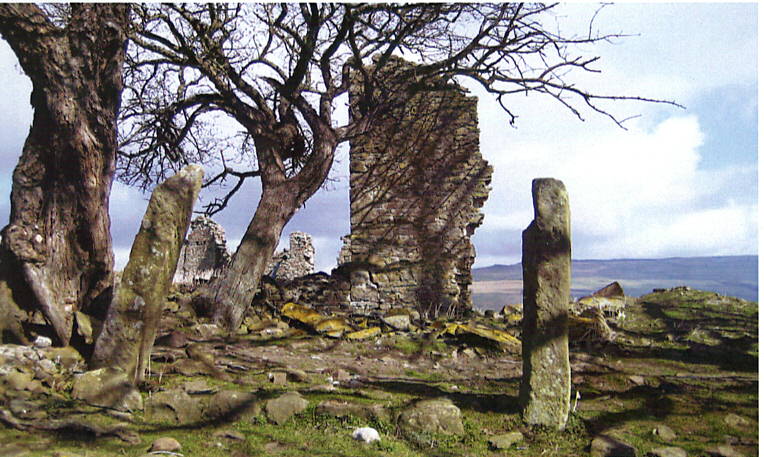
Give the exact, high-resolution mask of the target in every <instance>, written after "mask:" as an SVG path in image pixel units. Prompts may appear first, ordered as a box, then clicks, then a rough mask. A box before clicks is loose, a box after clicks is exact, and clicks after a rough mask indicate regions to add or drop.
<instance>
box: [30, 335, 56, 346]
mask: <svg viewBox="0 0 764 457" xmlns="http://www.w3.org/2000/svg"><path fill="white" fill-rule="evenodd" d="M52 345H53V340H51V339H50V338H48V337H47V336H38V337H37V338H35V340H34V346H35V347H37V348H49V347H51V346H52Z"/></svg>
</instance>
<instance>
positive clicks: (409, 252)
mask: <svg viewBox="0 0 764 457" xmlns="http://www.w3.org/2000/svg"><path fill="white" fill-rule="evenodd" d="M386 68H387V72H386V74H385V75H383V77H384V78H389V81H393V82H394V81H395V79H396V78H397V77H399V75H401V73H402V72H403V71H404V70H407V69H411V68H413V67H412V66H411V64H409V63H406V62H405V61H403V60H401V59H395V60H392V61H391V64H389V65H388V67H386ZM406 84H411V82H406V81H402V82H401V83H400V84H398V85H397V88H395V89H391V90H390V91H389V92H388V93H386V94H384V96H385V97H394V100H395V102H396V103H395V104H394V106H392V108H389V109H386V110H384V112H383V113H384V114H378V115H376V117H375V119H374V121H373V122H372V125H371V127H370V130H369V131H368V132H367V133H366V134H365V135H362V136H359V137H357V138H356V139H354V141H351V147H350V225H351V234H350V237H349V240H347V239H346V247H345V250H344V253H343V255H342V256H341V257H343V258H342V260H345V261H347V260H348V257H349V259H350V265H351V268H350V270H351V273H350V280H351V293H350V300H351V305H352V306H354V307H356V308H360V310H363V311H369V310H373V309H385V308H388V307H399V306H402V307H415V308H417V309H418V310H419V311H420V313H423V314H424V316H423V317H436V316H441V315H451V316H453V315H458V314H460V312H461V311H463V310H465V309H468V308H470V307H471V305H472V300H471V296H470V292H469V286H470V284H471V282H472V276H471V273H470V270H471V267H472V264H473V261H474V258H475V250H474V247H473V246H472V243H471V242H470V236H471V235H472V234H473V232H474V231H475V229H476V228H477V227H478V226H479V225H480V224H481V222H482V220H483V215H482V214H481V213H480V211H479V210H480V208H481V207H482V206H483V203H484V202H485V200H486V198H487V197H488V191H489V184H490V180H491V173H492V171H493V170H492V167H491V166H490V165H489V164H488V163H487V162H486V161H485V160H484V159H483V158H482V156H481V155H480V150H479V133H480V132H479V130H478V119H477V98H476V97H469V96H466V95H465V91H464V89H462V88H461V87H459V86H457V85H454V84H439V86H438V87H432V88H431V89H429V90H427V91H425V92H422V93H420V92H417V93H416V95H413V96H410V95H408V94H409V93H412V92H409V91H408V90H406V87H405V85H406ZM395 86H396V84H394V83H391V84H390V87H391V88H394V87H395ZM358 87H359V86H358V85H356V86H355V88H354V89H353V90H351V99H350V100H351V103H350V105H351V118H356V116H357V115H358V112H357V110H359V109H368V106H369V105H368V103H369V102H368V99H362V97H360V96H359V93H360V92H359V90H358ZM391 94H392V95H391ZM380 95H381V93H378V94H376V96H380ZM388 100H389V99H388ZM362 104H366V105H365V106H364V105H362ZM348 246H349V248H348Z"/></svg>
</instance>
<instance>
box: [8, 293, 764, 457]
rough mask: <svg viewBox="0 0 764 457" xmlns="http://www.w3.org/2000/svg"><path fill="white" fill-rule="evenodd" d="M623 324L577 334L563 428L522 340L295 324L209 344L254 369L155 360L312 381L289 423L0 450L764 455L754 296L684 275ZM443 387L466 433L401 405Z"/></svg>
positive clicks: (21, 443) (15, 436) (57, 438)
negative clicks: (493, 443) (359, 433)
mask: <svg viewBox="0 0 764 457" xmlns="http://www.w3.org/2000/svg"><path fill="white" fill-rule="evenodd" d="M500 325H507V326H515V327H516V325H517V323H516V322H511V323H505V324H500ZM515 327H513V328H515ZM615 329H616V330H617V332H618V338H617V340H616V342H615V343H610V344H607V345H604V346H603V345H599V344H594V345H587V344H578V345H574V346H573V347H572V350H571V366H572V371H573V388H574V390H575V391H577V392H578V393H579V394H580V400H579V401H578V404H577V408H576V410H575V412H574V413H573V414H572V415H571V416H570V420H569V422H568V426H567V428H566V429H565V430H564V431H554V430H548V429H543V428H534V427H528V426H526V425H524V424H523V423H522V420H521V417H520V414H519V409H518V405H517V394H518V387H519V381H520V365H521V364H520V363H519V362H520V354H519V351H518V350H514V351H509V352H505V353H501V352H495V351H489V350H481V351H478V352H479V354H477V355H470V356H466V355H464V354H462V353H460V352H459V349H460V348H461V349H464V342H463V341H455V340H454V341H449V340H445V341H443V340H432V339H428V338H427V337H426V336H424V335H422V334H397V335H393V334H390V335H384V336H383V337H380V338H377V339H376V340H372V341H365V342H340V341H333V340H327V339H323V338H320V337H312V336H311V337H305V335H296V336H294V337H293V338H281V339H279V340H278V345H269V344H265V343H266V342H265V341H254V340H252V339H244V340H241V341H230V340H229V341H218V342H215V341H209V342H207V344H209V345H210V346H209V347H210V348H212V349H217V350H218V351H220V352H219V353H218V357H219V360H225V361H236V362H237V363H238V364H239V365H241V366H244V367H245V368H246V369H245V370H238V371H236V370H234V371H233V372H232V370H228V375H227V376H224V377H220V376H218V377H214V376H191V377H186V376H180V375H178V374H172V373H170V371H171V370H170V365H169V363H162V362H158V361H157V362H154V363H153V364H152V370H153V371H154V372H155V373H166V374H163V375H162V377H161V379H160V378H159V376H154V377H152V378H151V383H150V384H149V385H148V387H150V388H151V389H169V388H173V387H176V386H180V385H182V384H183V383H184V382H186V381H189V380H197V379H204V380H206V381H207V382H208V384H209V385H210V386H213V387H216V388H218V389H236V390H246V391H250V392H254V393H255V395H256V396H257V397H258V398H260V399H267V398H273V397H274V396H276V395H279V394H281V393H283V392H286V391H288V390H298V391H301V392H302V394H303V396H304V397H305V398H306V399H307V400H308V401H309V402H310V406H309V407H308V409H307V410H306V411H305V412H303V413H302V414H300V415H297V416H295V417H293V418H292V419H290V421H289V422H288V423H286V424H284V425H280V426H279V425H273V424H270V423H268V421H267V420H265V418H262V417H258V418H257V419H256V420H255V421H254V422H245V421H240V420H235V419H222V420H218V421H215V422H201V423H196V424H190V425H185V426H178V425H174V424H166V423H154V422H150V421H148V420H147V419H146V418H145V417H144V415H143V414H142V413H136V414H134V415H133V417H132V418H131V419H130V420H129V421H127V422H126V426H127V427H128V428H129V429H130V430H132V431H135V432H137V433H138V436H139V437H140V443H135V444H130V443H127V442H124V441H121V440H120V439H118V438H115V437H94V436H87V435H84V434H82V433H77V434H72V433H68V434H67V433H54V432H44V433H42V432H34V431H18V430H14V429H11V428H0V443H2V444H0V456H4V455H27V456H30V457H37V456H50V455H55V454H53V452H54V450H55V451H56V452H59V453H60V454H59V455H60V456H66V455H67V453H74V454H77V455H80V456H83V457H84V456H92V457H97V456H114V455H118V456H141V455H143V454H144V453H145V452H146V451H147V449H148V447H149V445H150V443H151V442H152V441H153V440H154V439H156V438H159V437H162V436H171V437H173V438H175V439H177V440H178V441H179V442H180V443H181V444H182V445H183V450H182V453H183V455H185V456H211V457H215V456H239V457H243V456H260V455H265V456H290V457H299V456H326V457H342V456H346V457H351V456H352V457H355V456H396V457H397V456H433V457H434V456H439V457H444V456H475V457H477V456H528V457H530V456H534V457H535V456H542V455H544V456H586V455H589V449H588V446H589V443H590V442H591V440H592V438H593V437H594V436H596V435H598V434H600V433H607V434H610V435H612V436H615V437H618V438H620V439H622V440H623V441H626V442H628V443H629V444H631V445H633V446H634V447H636V449H637V451H638V455H645V454H646V453H647V452H648V451H649V450H651V449H653V448H656V447H663V446H669V445H670V446H678V447H681V448H683V449H685V450H686V451H687V452H688V453H689V455H691V456H696V455H697V456H701V455H705V454H704V452H705V450H707V449H709V448H712V447H714V446H716V445H720V444H730V445H732V446H733V447H734V448H735V449H736V450H737V451H739V452H741V453H742V454H743V455H747V456H755V455H758V305H757V304H756V303H751V302H745V301H741V300H737V299H731V298H726V297H719V296H717V295H716V294H712V293H707V292H700V291H694V290H682V289H672V290H669V291H666V292H661V293H653V294H650V295H647V296H645V297H642V298H641V300H639V301H638V302H637V303H636V304H634V305H632V306H630V307H629V309H628V311H627V314H626V318H625V319H623V320H622V321H621V322H620V323H619V324H618V326H617V327H616V328H615ZM221 348H222V349H221ZM454 351H456V352H457V356H456V358H454V357H453V352H454ZM237 354H242V355H241V356H240V357H238V358H237ZM245 354H246V357H244V355H245ZM316 357H318V358H316ZM245 360H249V361H250V362H251V363H250V364H249V365H248V364H246V363H245ZM232 365H234V363H233V362H231V363H230V364H229V365H227V366H228V367H229V368H230V367H231V366H232ZM321 367H324V368H325V369H321ZM338 367H342V368H344V369H346V370H347V371H348V372H350V373H351V374H353V375H354V376H353V381H352V382H342V383H340V384H339V385H338V386H337V387H336V389H335V390H334V391H322V390H320V389H315V387H316V386H317V385H327V381H326V377H327V372H329V371H331V370H333V369H336V368H338ZM282 368H293V369H302V370H304V371H305V373H306V375H307V377H306V378H305V379H304V381H303V382H289V383H288V384H287V385H286V386H275V385H273V384H270V383H269V381H268V377H267V372H268V371H270V370H274V369H282ZM327 370H328V371H327ZM145 395H149V394H148V393H145ZM434 397H448V398H450V399H451V400H452V401H453V402H454V403H455V404H456V405H457V406H458V407H459V408H460V409H461V411H462V414H463V422H464V429H465V433H464V435H463V436H459V437H453V436H451V437H449V436H433V435H429V434H418V435H412V434H409V435H406V436H404V435H403V434H402V433H401V432H400V430H398V428H397V426H396V424H395V413H396V412H398V411H400V410H401V409H402V408H404V407H405V406H406V405H407V404H409V403H410V402H412V401H414V400H416V399H420V398H434ZM45 398H47V399H46V400H44V401H43V405H44V406H43V408H44V409H45V410H46V412H47V413H48V414H49V417H50V418H66V417H71V415H72V414H77V415H79V416H80V417H82V418H84V419H86V420H88V421H91V422H92V423H96V424H101V425H104V424H113V423H116V422H119V421H120V420H122V421H124V419H119V418H115V417H112V416H110V415H108V414H105V413H104V412H103V411H101V410H99V409H97V408H92V407H88V406H85V405H83V404H81V403H79V402H76V401H73V400H71V399H70V398H68V396H67V395H66V393H65V392H63V393H62V395H61V396H59V397H55V398H54V397H45ZM329 399H335V400H344V401H349V402H355V403H362V404H378V405H383V406H385V407H387V408H389V410H390V411H391V413H392V414H391V417H390V418H389V419H372V420H366V419H361V418H358V417H353V416H350V417H344V418H336V417H333V416H327V415H322V414H319V413H318V412H317V408H316V407H317V405H318V404H319V403H320V402H321V401H323V400H329ZM731 413H734V414H735V415H737V416H740V417H742V418H743V419H744V420H745V421H747V423H745V424H737V425H735V424H733V425H731V424H729V423H728V422H729V421H728V420H725V419H728V416H729V415H730V414H731ZM659 424H664V425H667V426H669V427H671V428H672V429H673V430H674V431H675V432H676V434H677V438H676V439H675V440H673V441H672V442H665V441H663V440H662V439H661V438H659V437H658V436H657V435H656V434H654V433H653V431H654V429H655V428H656V426H658V425H659ZM362 426H371V427H374V428H376V429H377V430H378V431H379V432H380V434H381V435H382V441H381V442H378V443H373V444H370V445H365V444H362V443H359V442H357V441H353V440H352V439H351V438H350V434H351V432H352V430H353V429H354V428H355V427H362ZM224 430H234V431H238V432H240V433H241V434H242V435H243V437H244V440H236V439H230V438H226V437H224V436H220V435H219V434H216V433H218V432H220V431H224ZM510 431H520V432H522V433H523V435H524V440H523V441H522V442H521V443H518V444H517V445H515V446H514V447H513V448H511V449H507V450H501V451H497V450H491V449H489V446H488V439H489V438H490V437H491V436H492V435H495V434H501V433H506V432H510ZM14 452H17V453H14Z"/></svg>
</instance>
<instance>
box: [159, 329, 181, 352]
mask: <svg viewBox="0 0 764 457" xmlns="http://www.w3.org/2000/svg"><path fill="white" fill-rule="evenodd" d="M154 344H155V345H156V346H167V347H171V348H176V349H179V348H182V347H186V346H188V337H186V335H185V334H184V333H183V332H180V331H178V330H173V331H172V332H170V333H168V334H167V335H164V336H162V337H159V338H157V339H156V342H155V343H154Z"/></svg>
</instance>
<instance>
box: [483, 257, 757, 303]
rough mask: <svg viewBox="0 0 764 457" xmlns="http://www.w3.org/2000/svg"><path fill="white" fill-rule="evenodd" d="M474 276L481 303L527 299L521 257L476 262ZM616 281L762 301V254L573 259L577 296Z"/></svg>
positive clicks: (629, 289)
mask: <svg viewBox="0 0 764 457" xmlns="http://www.w3.org/2000/svg"><path fill="white" fill-rule="evenodd" d="M472 278H473V282H474V284H473V294H472V297H473V301H474V302H475V305H476V306H477V307H478V308H481V309H486V308H494V309H495V308H499V307H501V306H503V305H505V304H509V303H522V301H523V297H522V293H523V291H522V279H523V270H522V265H521V264H519V263H518V264H514V265H493V266H490V267H485V268H476V269H474V270H472ZM613 281H618V282H619V283H621V285H622V286H623V289H624V291H625V292H626V294H628V295H631V296H635V297H636V296H640V295H644V294H646V293H649V292H651V291H652V290H653V289H655V288H670V287H676V286H689V287H692V288H694V289H702V290H710V291H713V292H718V293H720V294H722V295H729V296H733V297H739V298H743V299H746V300H751V301H758V293H759V292H758V289H759V270H758V256H752V255H744V256H722V257H672V258H667V259H614V260H573V285H572V290H571V295H573V296H574V297H581V296H584V295H588V294H590V293H592V292H594V291H596V290H597V289H599V288H601V287H603V286H605V285H607V284H609V283H611V282H613Z"/></svg>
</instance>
